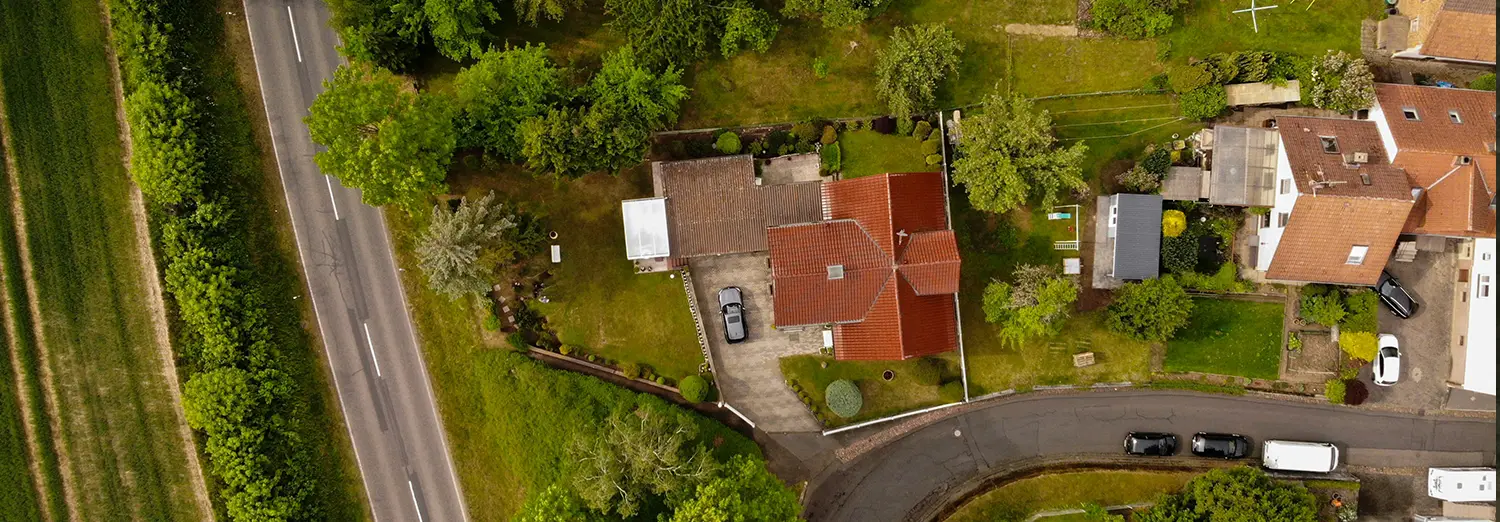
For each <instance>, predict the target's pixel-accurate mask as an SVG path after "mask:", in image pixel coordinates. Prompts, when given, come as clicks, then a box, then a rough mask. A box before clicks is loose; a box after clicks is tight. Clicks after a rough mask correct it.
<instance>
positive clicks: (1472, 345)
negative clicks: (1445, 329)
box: [1448, 238, 1496, 395]
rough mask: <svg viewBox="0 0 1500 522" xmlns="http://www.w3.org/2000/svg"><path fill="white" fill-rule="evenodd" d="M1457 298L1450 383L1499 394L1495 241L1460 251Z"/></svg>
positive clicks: (1483, 241) (1481, 241) (1475, 243)
mask: <svg viewBox="0 0 1500 522" xmlns="http://www.w3.org/2000/svg"><path fill="white" fill-rule="evenodd" d="M1458 263H1459V264H1458V284H1457V285H1456V286H1455V288H1454V297H1453V336H1452V337H1453V346H1452V349H1451V350H1450V351H1451V353H1452V358H1453V368H1452V373H1451V374H1450V375H1449V376H1448V383H1449V384H1450V385H1452V386H1456V387H1459V388H1463V389H1465V390H1469V391H1471V392H1476V393H1483V394H1485V395H1494V394H1495V283H1496V281H1495V238H1480V239H1476V240H1474V241H1472V242H1469V243H1467V244H1466V245H1463V246H1461V247H1460V250H1459V261H1458Z"/></svg>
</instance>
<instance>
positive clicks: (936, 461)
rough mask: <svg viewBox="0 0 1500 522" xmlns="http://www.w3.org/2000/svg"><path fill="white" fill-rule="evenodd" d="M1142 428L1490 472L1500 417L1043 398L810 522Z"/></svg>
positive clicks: (900, 515)
mask: <svg viewBox="0 0 1500 522" xmlns="http://www.w3.org/2000/svg"><path fill="white" fill-rule="evenodd" d="M955 431H957V433H958V434H957V435H955ZM1130 431H1166V432H1171V433H1176V434H1177V435H1178V437H1180V438H1183V444H1184V446H1185V445H1186V438H1189V437H1191V436H1192V434H1193V433H1196V432H1199V431H1220V432H1232V433H1240V434H1243V435H1246V436H1248V437H1250V438H1251V439H1252V441H1253V442H1254V444H1255V445H1256V446H1257V449H1258V446H1259V444H1260V442H1261V441H1264V440H1266V439H1290V440H1310V441H1328V442H1333V443H1335V444H1337V445H1338V446H1339V447H1340V448H1341V450H1342V456H1341V457H1340V458H1341V459H1343V460H1345V462H1349V460H1348V459H1347V458H1345V457H1347V456H1349V455H1350V453H1351V452H1350V451H1349V450H1350V449H1351V448H1353V449H1380V450H1423V451H1428V452H1482V453H1483V454H1484V462H1485V463H1486V464H1489V465H1493V463H1494V457H1495V421H1494V420H1493V419H1463V418H1455V417H1435V416H1426V417H1424V416H1414V415H1403V414H1395V413H1385V412H1375V411H1368V410H1357V409H1353V408H1341V407H1334V406H1328V405H1317V404H1302V403H1294V402H1286V401H1275V400H1268V399H1258V398H1249V397H1232V396H1221V395H1205V394H1192V393H1184V392H1167V391H1145V390H1142V391H1125V392H1112V393H1091V394H1080V395H1060V396H1057V395H1054V396H1047V395H1038V396H1032V397H1022V398H1017V399H1011V400H1004V401H1000V402H996V403H995V404H994V405H993V406H990V407H987V408H984V409H979V410H975V411H971V412H968V413H965V414H962V415H959V416H957V417H953V418H950V419H946V420H943V421H940V422H936V423H933V424H930V425H928V426H926V427H924V428H922V429H920V430H918V431H915V432H912V433H910V434H908V435H907V436H905V437H904V438H901V439H898V440H896V441H895V442H892V443H890V444H888V445H886V446H883V447H881V448H879V449H876V450H873V451H871V452H870V453H867V454H865V455H863V456H861V457H860V458H858V459H856V460H855V461H853V462H851V463H848V464H846V465H844V466H843V468H842V469H839V470H837V471H835V472H833V474H831V475H829V476H827V477H826V478H825V479H824V480H821V481H820V482H819V484H818V486H817V487H816V489H815V490H813V492H812V495H811V496H810V497H809V499H808V503H807V504H808V505H807V513H806V514H807V515H808V520H810V521H814V522H825V521H858V522H878V521H897V520H903V519H905V518H906V517H907V516H908V514H909V513H913V512H914V509H916V508H919V507H921V508H923V509H921V510H917V511H925V510H926V509H927V508H930V507H931V506H930V504H931V503H932V502H931V500H928V501H926V502H924V499H927V498H928V497H929V496H933V495H939V496H940V495H942V494H943V493H944V492H947V491H952V490H954V489H955V488H958V486H960V485H962V484H965V483H968V482H969V481H971V480H976V479H982V478H983V477H986V476H989V475H991V474H993V473H994V472H995V471H994V470H998V469H1001V468H1003V467H1004V466H1005V465H1006V463H1008V462H1015V461H1022V460H1026V459H1033V460H1035V459H1037V458H1039V457H1047V456H1061V455H1070V456H1072V455H1077V454H1080V453H1086V454H1099V455H1101V456H1105V455H1107V456H1109V457H1115V456H1118V455H1119V454H1120V453H1121V448H1120V444H1121V441H1122V440H1123V439H1124V437H1125V434H1126V433H1128V432H1130ZM1184 452H1185V449H1184ZM1359 453H1363V454H1365V455H1372V454H1376V453H1381V452H1359ZM1408 453H1413V452H1408ZM1258 455H1259V452H1258V451H1257V455H1256V456H1257V457H1258ZM1434 456H1436V454H1434ZM1183 458H1191V457H1183ZM1364 458H1366V459H1368V460H1375V461H1376V462H1361V463H1358V464H1361V465H1376V466H1379V465H1384V462H1380V460H1384V457H1382V458H1378V459H1377V458H1368V457H1364ZM1421 458H1422V456H1421V455H1417V460H1420V459H1421ZM1251 462H1255V461H1253V460H1252V461H1251ZM1416 463H1417V462H1405V463H1402V464H1399V465H1411V464H1416ZM1432 464H1437V465H1442V464H1444V463H1442V462H1433V463H1432ZM1391 465H1398V464H1391Z"/></svg>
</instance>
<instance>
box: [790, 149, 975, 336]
mask: <svg viewBox="0 0 1500 522" xmlns="http://www.w3.org/2000/svg"><path fill="white" fill-rule="evenodd" d="M946 189H947V187H945V186H944V184H943V177H942V174H940V173H936V172H931V173H913V174H886V175H882V176H871V177H867V178H858V179H852V180H844V181H837V182H832V183H827V184H825V185H824V186H823V197H824V202H825V205H826V210H825V214H826V215H827V217H829V218H830V221H826V222H822V223H808V224H801V225H788V226H781V227H773V228H771V229H769V230H767V238H768V243H769V245H770V249H771V277H772V279H773V281H774V285H775V287H774V288H775V293H774V295H775V297H774V301H775V304H774V308H775V316H776V324H777V325H778V326H796V325H808V324H823V323H834V339H835V341H834V342H835V348H836V350H835V352H836V353H837V355H838V357H839V358H840V359H861V360H870V359H875V360H881V359H904V358H908V357H916V356H920V355H927V354H933V353H940V352H945V351H949V350H953V349H955V348H957V347H958V334H957V331H958V325H957V322H956V321H957V315H956V310H955V308H954V304H953V294H954V293H956V292H957V291H958V274H959V258H958V244H957V241H956V240H955V238H954V236H953V232H952V230H949V229H948V223H947V212H946V208H945V200H944V194H945V192H944V191H945V190H946ZM834 265H838V266H841V267H842V270H843V277H842V278H839V279H832V278H830V277H829V267H830V266H834Z"/></svg>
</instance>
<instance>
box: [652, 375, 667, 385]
mask: <svg viewBox="0 0 1500 522" xmlns="http://www.w3.org/2000/svg"><path fill="white" fill-rule="evenodd" d="M653 380H654V381H656V384H660V385H662V386H668V384H667V383H668V381H667V378H666V377H662V376H660V375H658V376H656V378H655V379H653Z"/></svg>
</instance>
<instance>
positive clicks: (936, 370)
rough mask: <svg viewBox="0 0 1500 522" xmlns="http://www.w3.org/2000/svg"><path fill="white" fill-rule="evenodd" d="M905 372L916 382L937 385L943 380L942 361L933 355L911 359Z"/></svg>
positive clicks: (924, 384)
mask: <svg viewBox="0 0 1500 522" xmlns="http://www.w3.org/2000/svg"><path fill="white" fill-rule="evenodd" d="M907 373H908V374H909V376H910V377H911V380H912V381H913V382H916V383H917V384H920V385H923V386H937V385H938V383H940V382H942V380H943V361H942V360H941V359H938V358H935V357H923V358H921V359H917V360H916V361H913V362H912V365H911V369H910V370H908V371H907Z"/></svg>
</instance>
